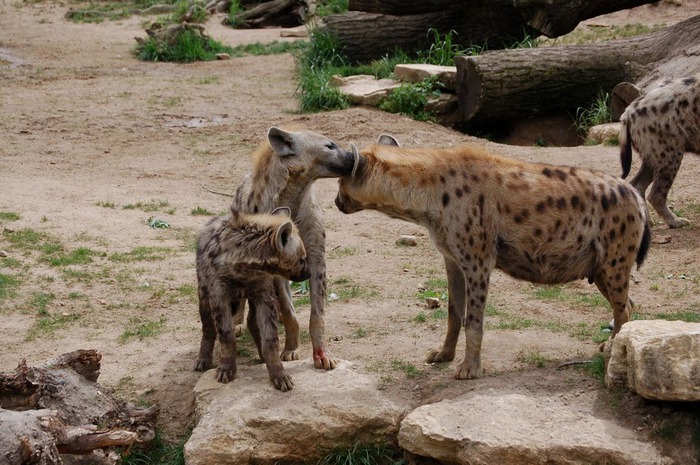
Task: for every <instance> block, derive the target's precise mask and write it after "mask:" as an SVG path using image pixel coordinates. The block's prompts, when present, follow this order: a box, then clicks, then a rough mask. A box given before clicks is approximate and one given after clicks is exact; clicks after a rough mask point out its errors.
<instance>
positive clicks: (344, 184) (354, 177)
mask: <svg viewBox="0 0 700 465" xmlns="http://www.w3.org/2000/svg"><path fill="white" fill-rule="evenodd" d="M377 145H385V146H389V147H401V144H399V141H397V140H396V139H395V138H394V136H390V135H388V134H382V135H380V136H379V138H378V139H377ZM352 152H353V158H354V164H353V167H352V171H351V172H350V174H346V175H345V176H343V177H341V178H340V179H339V180H338V195H337V196H336V197H335V205H336V207H338V210H340V211H341V212H343V213H356V212H359V211H361V210H364V209H365V208H367V205H365V204H364V203H363V202H361V201H359V199H358V198H354V196H353V194H356V195H357V194H360V191H361V190H362V188H363V187H367V186H366V180H367V179H366V178H367V177H368V176H367V175H368V173H367V171H369V169H368V168H367V165H368V159H367V158H366V157H365V156H364V155H363V154H361V153H360V152H359V151H358V150H357V147H355V146H354V145H353V146H352Z"/></svg>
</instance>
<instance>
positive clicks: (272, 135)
mask: <svg viewBox="0 0 700 465" xmlns="http://www.w3.org/2000/svg"><path fill="white" fill-rule="evenodd" d="M295 137H296V136H295V134H294V133H292V132H287V131H285V130H283V129H280V128H276V127H274V126H273V127H271V128H270V129H268V130H267V141H268V142H269V143H270V147H272V150H273V151H274V152H275V153H276V154H277V155H279V156H280V157H286V156H287V155H294V153H295V151H294V148H293V147H294V142H295Z"/></svg>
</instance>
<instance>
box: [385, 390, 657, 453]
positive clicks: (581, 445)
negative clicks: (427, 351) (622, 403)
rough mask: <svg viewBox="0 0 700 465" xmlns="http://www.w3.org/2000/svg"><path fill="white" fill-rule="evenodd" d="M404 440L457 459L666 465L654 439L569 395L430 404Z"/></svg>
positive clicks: (407, 423) (409, 419)
mask: <svg viewBox="0 0 700 465" xmlns="http://www.w3.org/2000/svg"><path fill="white" fill-rule="evenodd" d="M398 439H399V446H400V447H402V448H403V449H405V450H407V451H408V452H410V453H411V454H415V455H419V456H423V457H430V458H433V459H435V460H438V461H440V462H444V463H453V464H499V465H521V464H526V463H527V464H547V465H558V464H562V465H563V464H566V465H572V464H591V465H592V464H602V463H606V464H610V465H612V464H619V465H643V464H645V465H646V464H648V465H651V464H655V465H658V464H665V463H670V459H668V458H665V457H663V456H661V454H660V453H659V451H658V450H657V449H656V448H654V447H653V446H652V445H651V444H649V443H648V442H644V441H641V440H638V439H637V438H636V436H635V432H633V431H632V430H629V429H626V428H624V427H622V426H619V425H617V424H616V423H613V422H611V421H609V420H604V419H600V418H596V417H594V416H592V415H591V414H589V413H586V412H582V411H579V410H576V409H574V408H573V407H570V406H567V405H565V404H564V401H563V400H561V399H556V398H549V397H528V396H525V395H521V394H507V395H493V396H487V395H465V396H462V397H460V398H457V399H454V400H443V401H441V402H438V403H435V404H430V405H423V406H421V407H418V408H417V409H415V410H414V411H413V412H411V413H409V414H408V415H407V416H406V418H405V419H404V420H403V421H402V422H401V429H400V430H399V437H398Z"/></svg>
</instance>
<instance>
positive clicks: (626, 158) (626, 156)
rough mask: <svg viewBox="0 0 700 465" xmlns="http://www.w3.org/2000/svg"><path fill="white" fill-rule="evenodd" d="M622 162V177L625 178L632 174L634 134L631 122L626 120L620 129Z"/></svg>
mask: <svg viewBox="0 0 700 465" xmlns="http://www.w3.org/2000/svg"><path fill="white" fill-rule="evenodd" d="M620 162H621V163H622V179H625V178H626V177H627V175H628V174H630V168H631V167H632V136H631V135H630V127H629V124H627V123H626V122H623V123H622V131H620Z"/></svg>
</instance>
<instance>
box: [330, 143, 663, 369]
mask: <svg viewBox="0 0 700 465" xmlns="http://www.w3.org/2000/svg"><path fill="white" fill-rule="evenodd" d="M357 156H358V160H357V167H356V174H355V175H354V176H344V177H342V178H341V179H340V182H339V191H338V195H337V197H336V201H335V202H336V205H337V206H338V208H339V209H340V210H341V211H342V212H344V213H354V212H357V211H360V210H363V209H373V210H378V211H380V212H382V213H385V214H387V215H389V216H391V217H394V218H400V219H403V220H406V221H410V222H413V223H416V224H419V225H423V226H425V227H426V228H427V229H428V230H429V232H430V237H431V239H432V241H433V243H434V244H435V246H436V248H437V249H438V251H440V253H441V254H442V255H443V257H444V261H445V267H446V271H447V281H448V290H449V303H448V313H449V317H448V327H447V336H446V338H445V342H444V344H443V346H442V349H441V350H433V351H431V352H430V353H429V354H428V356H427V361H428V362H430V363H432V362H445V361H450V360H453V359H454V356H455V348H456V345H457V340H458V338H459V332H460V327H461V326H464V330H465V334H466V353H465V357H464V361H463V362H462V364H461V365H460V366H459V367H458V369H457V371H456V374H455V376H456V377H457V378H458V379H467V378H477V377H480V376H481V375H482V368H481V341H482V337H483V325H484V308H485V305H486V297H487V294H488V288H489V280H490V276H491V272H492V271H493V269H494V268H498V269H500V270H502V271H504V272H506V273H508V274H509V275H511V276H513V277H515V278H518V279H523V280H526V281H530V282H534V283H541V284H558V283H566V282H569V281H573V280H577V279H582V278H587V279H588V280H589V282H592V283H593V282H594V283H595V284H596V286H597V287H598V289H599V290H600V292H601V293H602V294H603V296H605V298H606V299H607V300H608V301H609V302H610V303H611V305H612V308H613V312H614V318H615V325H614V330H613V335H614V334H617V332H618V331H619V330H620V326H622V324H624V323H625V322H627V321H628V320H629V317H630V312H631V305H632V304H631V301H630V300H629V299H628V296H627V294H628V287H629V279H630V273H631V270H632V268H633V266H634V264H635V263H636V265H637V266H640V265H641V264H642V262H643V260H644V257H645V255H646V252H647V248H648V246H649V243H650V229H649V222H648V212H647V209H646V205H645V203H644V199H643V198H642V197H641V196H640V195H639V194H638V193H637V192H636V191H635V190H634V189H633V188H632V186H630V185H629V184H628V183H627V182H625V181H622V180H620V179H617V178H614V177H612V176H609V175H607V174H605V173H602V172H599V171H589V170H585V169H581V168H575V167H570V166H554V165H545V164H535V163H525V162H521V161H516V160H514V159H509V158H504V157H499V156H496V155H493V154H490V153H488V152H486V151H485V150H483V149H481V148H478V147H476V146H467V147H460V148H453V149H428V148H399V147H395V146H385V145H374V146H370V147H369V148H367V149H365V150H363V151H362V153H361V154H358V155H357ZM465 309H466V314H465Z"/></svg>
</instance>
